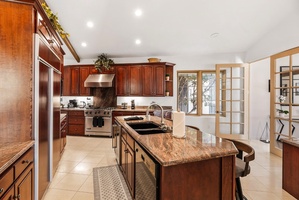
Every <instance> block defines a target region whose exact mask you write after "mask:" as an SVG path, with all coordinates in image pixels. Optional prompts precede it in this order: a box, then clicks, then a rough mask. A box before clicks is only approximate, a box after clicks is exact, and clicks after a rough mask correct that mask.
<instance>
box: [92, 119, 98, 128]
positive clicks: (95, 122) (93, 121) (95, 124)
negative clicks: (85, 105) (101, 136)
mask: <svg viewBox="0 0 299 200" xmlns="http://www.w3.org/2000/svg"><path fill="white" fill-rule="evenodd" d="M92 126H93V127H97V126H98V117H93V118H92Z"/></svg>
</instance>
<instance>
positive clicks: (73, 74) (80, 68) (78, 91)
mask: <svg viewBox="0 0 299 200" xmlns="http://www.w3.org/2000/svg"><path fill="white" fill-rule="evenodd" d="M63 71H64V72H63V92H62V95H63V96H90V95H92V91H91V89H90V88H89V87H84V82H85V80H86V78H87V77H88V76H89V74H98V73H100V72H99V71H98V70H97V69H96V68H95V67H94V65H69V66H65V67H64V69H63ZM101 73H103V74H104V73H105V74H111V73H115V72H114V67H111V68H110V69H109V70H103V71H102V72H101Z"/></svg>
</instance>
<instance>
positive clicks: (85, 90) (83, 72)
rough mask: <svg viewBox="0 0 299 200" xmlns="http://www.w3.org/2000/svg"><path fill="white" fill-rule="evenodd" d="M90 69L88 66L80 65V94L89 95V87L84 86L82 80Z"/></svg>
mask: <svg viewBox="0 0 299 200" xmlns="http://www.w3.org/2000/svg"><path fill="white" fill-rule="evenodd" d="M89 72H90V69H89V67H80V95H81V96H89V95H90V88H88V87H84V81H85V80H86V78H87V77H88V76H89Z"/></svg>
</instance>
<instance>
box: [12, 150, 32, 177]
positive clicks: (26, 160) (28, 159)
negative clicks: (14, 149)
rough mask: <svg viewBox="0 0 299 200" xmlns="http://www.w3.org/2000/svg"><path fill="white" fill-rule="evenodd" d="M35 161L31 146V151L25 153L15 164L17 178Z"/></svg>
mask: <svg viewBox="0 0 299 200" xmlns="http://www.w3.org/2000/svg"><path fill="white" fill-rule="evenodd" d="M31 163H33V149H32V148H31V149H30V150H29V151H27V152H26V153H25V155H23V156H22V157H21V158H20V159H19V160H18V162H17V163H16V164H15V178H18V177H19V175H20V174H21V173H22V172H23V171H24V170H25V169H26V167H27V166H29V165H30V164H31Z"/></svg>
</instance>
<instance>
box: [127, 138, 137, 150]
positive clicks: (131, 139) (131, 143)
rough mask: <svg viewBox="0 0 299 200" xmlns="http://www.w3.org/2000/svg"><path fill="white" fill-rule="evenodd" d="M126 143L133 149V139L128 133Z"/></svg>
mask: <svg viewBox="0 0 299 200" xmlns="http://www.w3.org/2000/svg"><path fill="white" fill-rule="evenodd" d="M127 143H128V145H129V146H130V147H131V148H132V149H135V145H134V144H135V143H134V139H133V138H132V137H131V136H130V134H127Z"/></svg>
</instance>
